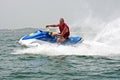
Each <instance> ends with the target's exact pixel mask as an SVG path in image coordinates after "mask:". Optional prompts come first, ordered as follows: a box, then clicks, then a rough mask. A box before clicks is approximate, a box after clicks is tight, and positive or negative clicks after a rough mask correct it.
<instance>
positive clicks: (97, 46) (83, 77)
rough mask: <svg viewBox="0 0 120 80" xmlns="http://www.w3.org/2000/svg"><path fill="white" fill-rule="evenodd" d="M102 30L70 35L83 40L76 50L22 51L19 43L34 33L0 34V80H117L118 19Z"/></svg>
mask: <svg viewBox="0 0 120 80" xmlns="http://www.w3.org/2000/svg"><path fill="white" fill-rule="evenodd" d="M114 25H116V27H113V26H114ZM104 26H105V28H103V29H101V31H99V32H96V33H91V34H88V33H89V32H87V31H86V32H85V31H81V32H77V30H76V33H74V32H72V35H76V34H77V35H78V34H79V35H82V36H83V37H84V41H83V43H81V44H77V45H75V46H63V45H60V46H56V45H53V44H43V45H40V46H39V47H34V48H23V47H21V46H20V45H19V44H18V40H19V39H20V38H21V37H22V36H24V35H25V34H28V33H31V32H33V31H35V30H37V29H22V30H20V29H18V30H4V31H0V37H1V38H0V46H1V47H0V80H119V79H120V76H119V75H120V51H119V49H120V47H119V44H120V42H119V38H120V37H119V30H120V26H119V19H118V20H116V21H113V22H112V23H108V24H106V25H104ZM108 26H109V27H110V28H107V27H108ZM78 28H79V27H78ZM84 28H86V27H84ZM111 28H112V32H111V31H109V30H111ZM81 30H83V29H81ZM96 30H97V29H96ZM87 36H89V37H87ZM110 36H111V37H112V38H111V37H110ZM113 38H114V39H113ZM106 39H107V40H106ZM116 43H117V44H116Z"/></svg>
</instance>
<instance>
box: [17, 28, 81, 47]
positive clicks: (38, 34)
mask: <svg viewBox="0 0 120 80" xmlns="http://www.w3.org/2000/svg"><path fill="white" fill-rule="evenodd" d="M50 34H51V32H49V31H43V30H37V31H35V32H33V33H30V34H28V35H25V36H24V37H22V38H21V39H20V40H19V43H20V45H22V46H25V47H33V46H39V45H40V44H45V43H56V40H57V38H58V37H56V36H55V37H52V36H51V35H50ZM81 41H82V37H80V36H74V37H72V36H70V37H69V38H68V39H66V40H65V41H63V42H61V43H60V44H62V45H73V44H77V43H78V42H81Z"/></svg>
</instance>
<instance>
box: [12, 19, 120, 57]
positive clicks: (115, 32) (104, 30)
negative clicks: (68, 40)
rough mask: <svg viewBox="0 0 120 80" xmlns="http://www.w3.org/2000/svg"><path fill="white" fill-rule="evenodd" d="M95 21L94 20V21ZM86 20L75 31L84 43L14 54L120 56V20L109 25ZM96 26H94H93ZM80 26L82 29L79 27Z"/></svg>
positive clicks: (19, 51) (41, 47) (25, 49)
mask: <svg viewBox="0 0 120 80" xmlns="http://www.w3.org/2000/svg"><path fill="white" fill-rule="evenodd" d="M92 20H93V19H92ZM94 22H96V20H95V21H92V22H91V20H88V19H87V20H85V21H84V22H83V23H82V24H79V23H78V24H77V23H75V24H76V25H74V26H76V27H75V29H76V30H74V31H76V33H72V34H75V35H76V34H78V35H82V37H83V38H84V41H83V42H82V43H80V44H77V45H75V46H74V45H73V46H69V45H66V46H64V45H59V46H58V45H56V44H48V43H45V44H42V45H39V46H38V47H32V48H24V49H17V50H15V52H14V54H41V55H50V56H55V55H101V56H105V55H119V54H120V51H119V50H120V46H119V45H120V36H119V34H120V18H118V19H116V20H113V21H110V22H108V23H104V22H103V23H102V24H101V22H100V23H99V22H98V23H96V24H94ZM93 24H94V25H93ZM78 25H80V27H79V26H78Z"/></svg>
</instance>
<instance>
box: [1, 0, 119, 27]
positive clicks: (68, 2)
mask: <svg viewBox="0 0 120 80" xmlns="http://www.w3.org/2000/svg"><path fill="white" fill-rule="evenodd" d="M119 14H120V0H0V29H4V28H8V29H10V28H25V27H39V26H45V25H46V24H52V23H58V20H59V18H61V17H63V18H65V20H66V22H67V23H68V24H72V23H74V22H75V21H76V20H79V19H82V18H85V17H87V16H89V15H92V16H98V17H101V19H110V18H111V16H113V17H115V18H116V17H119Z"/></svg>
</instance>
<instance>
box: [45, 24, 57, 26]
mask: <svg viewBox="0 0 120 80" xmlns="http://www.w3.org/2000/svg"><path fill="white" fill-rule="evenodd" d="M46 27H58V25H55V24H53V25H46Z"/></svg>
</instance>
